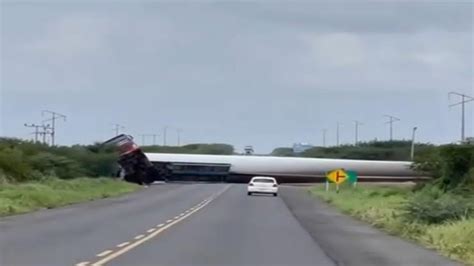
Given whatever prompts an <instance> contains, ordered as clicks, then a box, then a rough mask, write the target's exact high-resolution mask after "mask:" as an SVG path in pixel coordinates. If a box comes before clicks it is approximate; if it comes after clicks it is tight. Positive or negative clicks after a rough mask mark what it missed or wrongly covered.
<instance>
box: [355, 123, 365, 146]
mask: <svg viewBox="0 0 474 266" xmlns="http://www.w3.org/2000/svg"><path fill="white" fill-rule="evenodd" d="M354 123H355V137H354V139H355V140H354V141H355V142H354V145H355V146H357V144H358V143H359V126H362V125H364V124H363V123H362V122H360V121H357V120H355V121H354Z"/></svg>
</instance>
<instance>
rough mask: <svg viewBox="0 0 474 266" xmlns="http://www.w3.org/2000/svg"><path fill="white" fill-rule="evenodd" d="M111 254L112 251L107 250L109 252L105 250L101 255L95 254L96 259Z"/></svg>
mask: <svg viewBox="0 0 474 266" xmlns="http://www.w3.org/2000/svg"><path fill="white" fill-rule="evenodd" d="M112 252H113V251H112V250H110V249H109V250H106V251H104V252H102V253H99V254H97V257H103V256H105V255H109V254H110V253H112Z"/></svg>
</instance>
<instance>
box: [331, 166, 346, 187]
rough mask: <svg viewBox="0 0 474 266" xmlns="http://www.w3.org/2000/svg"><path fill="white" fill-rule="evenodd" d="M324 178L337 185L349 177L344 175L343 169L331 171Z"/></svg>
mask: <svg viewBox="0 0 474 266" xmlns="http://www.w3.org/2000/svg"><path fill="white" fill-rule="evenodd" d="M326 177H327V179H328V180H329V181H331V182H333V183H336V184H338V185H339V184H341V183H344V181H346V180H347V179H349V175H348V174H347V173H346V171H344V169H336V170H332V171H331V172H329V173H327V175H326Z"/></svg>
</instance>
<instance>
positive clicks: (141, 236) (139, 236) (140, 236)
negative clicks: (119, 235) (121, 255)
mask: <svg viewBox="0 0 474 266" xmlns="http://www.w3.org/2000/svg"><path fill="white" fill-rule="evenodd" d="M143 237H145V235H138V236H136V237H134V239H137V240H138V239H140V238H143Z"/></svg>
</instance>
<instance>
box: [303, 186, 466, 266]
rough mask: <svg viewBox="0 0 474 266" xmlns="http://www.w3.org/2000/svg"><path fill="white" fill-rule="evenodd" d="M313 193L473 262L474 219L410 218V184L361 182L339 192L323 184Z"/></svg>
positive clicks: (390, 229) (392, 231)
mask: <svg viewBox="0 0 474 266" xmlns="http://www.w3.org/2000/svg"><path fill="white" fill-rule="evenodd" d="M311 192H312V193H313V194H314V195H317V196H318V197H320V198H322V199H323V200H324V201H326V202H328V203H330V204H332V205H334V206H336V207H337V208H339V209H340V210H341V211H342V212H344V213H347V214H349V215H351V216H354V217H356V218H358V219H360V220H362V221H364V222H367V223H369V224H371V225H373V226H375V227H378V228H381V229H382V230H384V231H386V232H388V233H390V234H393V235H397V236H401V237H403V238H406V239H410V240H414V241H416V242H418V243H420V244H422V245H424V246H426V247H428V248H432V249H436V250H438V251H439V252H440V253H441V254H443V255H445V256H447V257H450V258H452V259H455V260H459V261H461V262H463V263H466V264H469V265H474V219H461V220H458V221H448V222H445V223H442V224H426V223H420V222H413V221H409V220H407V218H406V217H405V216H404V209H403V206H404V205H405V204H406V202H407V201H408V199H409V198H410V197H411V196H413V194H414V192H412V191H411V188H410V187H407V186H395V187H392V186H388V185H387V186H375V185H360V186H358V187H357V188H350V187H345V188H342V189H341V191H340V192H339V193H336V192H335V191H334V190H333V191H329V192H326V191H324V186H323V185H318V186H315V187H313V188H312V189H311Z"/></svg>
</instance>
